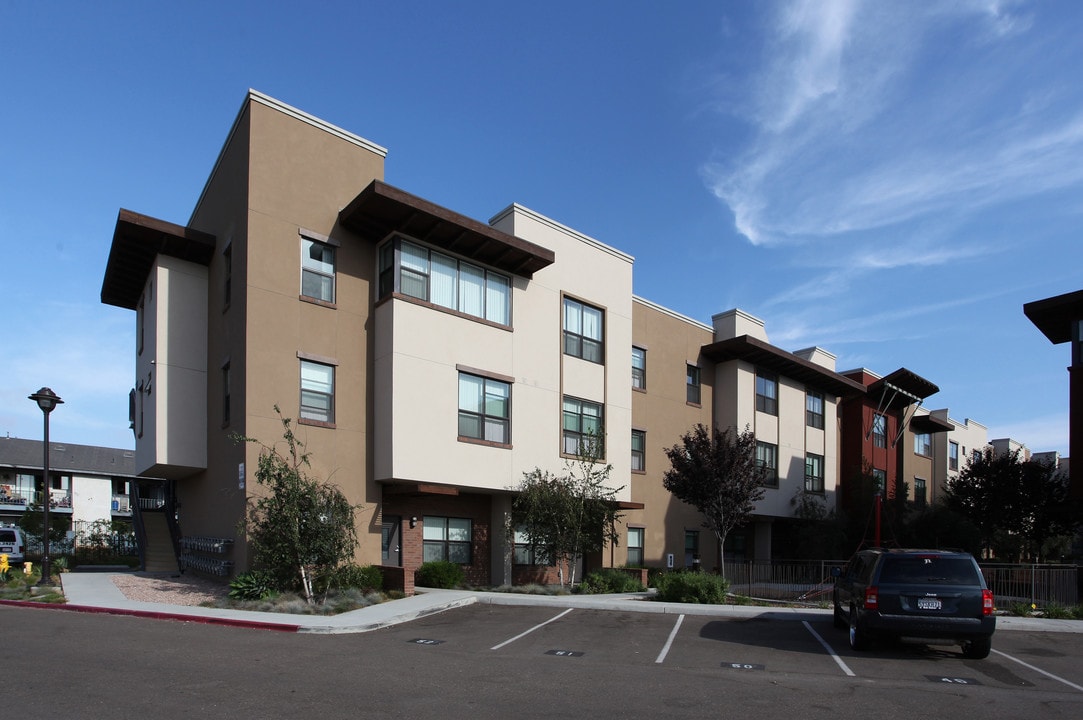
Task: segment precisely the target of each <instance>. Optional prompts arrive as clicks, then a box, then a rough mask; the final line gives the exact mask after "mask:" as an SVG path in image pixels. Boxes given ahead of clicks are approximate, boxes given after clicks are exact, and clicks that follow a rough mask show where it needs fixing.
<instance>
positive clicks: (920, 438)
mask: <svg viewBox="0 0 1083 720" xmlns="http://www.w3.org/2000/svg"><path fill="white" fill-rule="evenodd" d="M914 454H916V455H923V456H925V457H931V456H932V454H933V436H932V435H930V434H929V433H917V434H916V435H914Z"/></svg>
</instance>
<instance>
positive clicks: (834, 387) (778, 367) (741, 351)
mask: <svg viewBox="0 0 1083 720" xmlns="http://www.w3.org/2000/svg"><path fill="white" fill-rule="evenodd" d="M701 352H702V353H703V354H704V355H705V356H706V357H707V358H708V359H709V360H712V361H714V362H726V361H727V360H745V361H747V362H750V363H752V364H753V365H756V366H758V367H763V368H767V369H768V370H770V371H772V372H775V373H778V374H779V375H783V376H785V377H788V378H793V379H794V380H798V381H800V382H802V383H804V384H805V385H807V386H809V387H813V388H816V389H818V390H824V391H826V392H830V393H831V394H832V395H834V396H836V397H852V396H855V395H863V394H864V393H865V386H864V385H862V384H861V383H859V382H857V381H855V380H851V379H850V378H848V377H843V376H842V375H839V374H838V373H837V372H834V371H832V370H828V369H827V368H825V367H823V366H822V365H817V364H816V363H814V362H811V361H809V360H805V359H804V358H802V357H798V356H797V355H794V354H793V353H789V352H786V351H785V350H781V349H779V348H777V347H775V346H774V345H772V344H770V343H767V342H764V341H763V340H759V339H757V338H754V337H751V336H749V335H741V336H739V337H735V338H729V339H728V340H720V341H719V342H716V343H711V344H710V345H704V346H703V348H702V350H701Z"/></svg>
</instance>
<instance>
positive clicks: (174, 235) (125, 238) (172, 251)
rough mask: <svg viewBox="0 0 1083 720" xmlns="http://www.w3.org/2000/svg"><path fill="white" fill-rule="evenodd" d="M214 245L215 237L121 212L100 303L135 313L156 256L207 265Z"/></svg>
mask: <svg viewBox="0 0 1083 720" xmlns="http://www.w3.org/2000/svg"><path fill="white" fill-rule="evenodd" d="M214 243H215V238H214V235H210V234H208V233H205V232H201V231H199V230H193V229H192V228H189V227H184V226H183V225H174V224H173V223H170V222H166V221H165V220H158V219H156V218H152V217H150V216H148V215H140V214H139V213H136V212H132V211H131V210H124V209H121V211H120V214H119V215H118V216H117V226H116V229H115V230H114V231H113V245H112V247H110V248H109V261H108V262H107V263H106V266H105V279H104V280H103V281H102V293H101V299H102V302H103V303H105V304H106V305H116V306H117V307H122V308H127V309H128V310H135V308H136V305H137V304H138V303H139V296H140V295H141V294H142V293H143V286H144V285H145V284H146V282H147V275H148V274H149V273H150V269H151V266H153V265H154V258H155V257H157V256H158V255H159V254H161V255H169V256H171V257H176V258H180V259H181V260H187V261H189V262H194V263H198V264H200V265H209V264H210V262H211V257H212V256H213V255H214Z"/></svg>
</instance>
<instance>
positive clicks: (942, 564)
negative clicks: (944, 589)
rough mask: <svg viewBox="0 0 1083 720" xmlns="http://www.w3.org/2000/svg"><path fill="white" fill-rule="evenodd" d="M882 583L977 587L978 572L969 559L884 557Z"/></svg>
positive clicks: (979, 581)
mask: <svg viewBox="0 0 1083 720" xmlns="http://www.w3.org/2000/svg"><path fill="white" fill-rule="evenodd" d="M880 582H881V583H930V584H934V585H978V584H980V583H981V580H980V579H979V578H978V571H977V569H976V568H975V567H974V563H973V562H972V561H971V560H970V559H968V558H960V557H941V556H939V555H929V556H917V557H890V556H888V557H885V558H884V566H883V568H882V569H881V571H880Z"/></svg>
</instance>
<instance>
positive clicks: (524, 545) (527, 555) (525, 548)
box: [512, 528, 552, 565]
mask: <svg viewBox="0 0 1083 720" xmlns="http://www.w3.org/2000/svg"><path fill="white" fill-rule="evenodd" d="M514 542H515V550H514V555H513V559H512V562H513V563H515V564H516V565H551V564H552V562H551V561H550V560H549V553H547V552H546V551H545V550H544V549H542V548H539V547H535V546H534V545H533V544H532V543H531V542H530V536H528V535H527V534H526V531H525V530H523V529H522V528H515V540H514Z"/></svg>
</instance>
